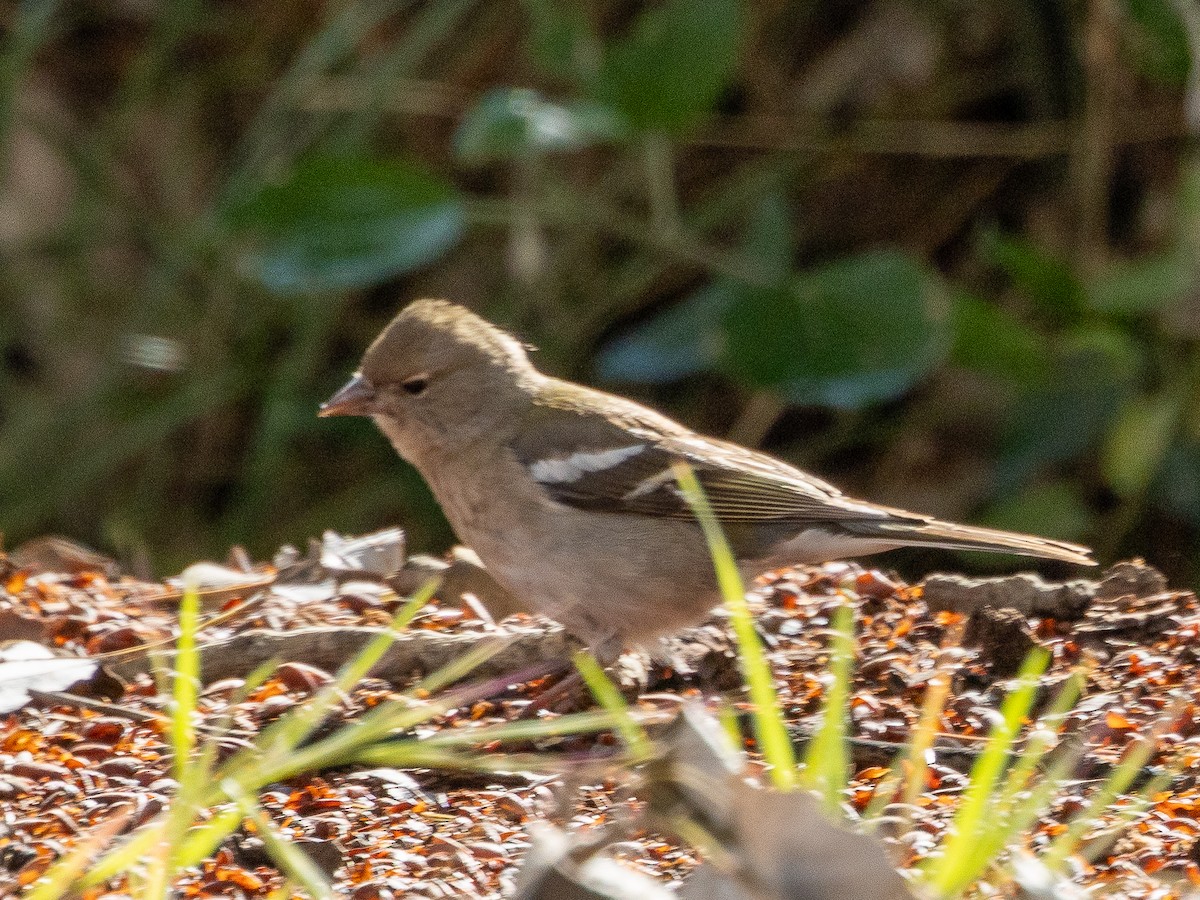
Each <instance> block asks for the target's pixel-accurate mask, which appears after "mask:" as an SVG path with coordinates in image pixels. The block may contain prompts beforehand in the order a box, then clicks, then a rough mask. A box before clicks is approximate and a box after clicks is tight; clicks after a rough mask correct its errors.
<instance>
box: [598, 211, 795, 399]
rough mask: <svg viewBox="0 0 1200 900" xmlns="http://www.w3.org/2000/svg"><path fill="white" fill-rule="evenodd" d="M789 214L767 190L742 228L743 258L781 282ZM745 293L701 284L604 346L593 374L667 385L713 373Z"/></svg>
mask: <svg viewBox="0 0 1200 900" xmlns="http://www.w3.org/2000/svg"><path fill="white" fill-rule="evenodd" d="M791 223H792V214H791V209H790V208H789V205H788V202H787V196H786V194H785V193H784V191H782V190H772V191H770V192H769V193H767V194H766V196H764V197H763V198H762V200H761V201H760V202H759V204H758V205H757V206H756V207H755V209H754V210H753V212H752V213H751V215H750V219H749V221H748V222H747V224H746V232H745V237H744V240H743V244H742V252H743V254H744V255H745V256H746V257H748V258H751V259H753V260H754V261H755V262H756V263H758V265H759V266H760V267H761V272H762V274H763V275H764V277H766V278H776V279H779V280H781V281H782V280H783V279H784V278H786V277H787V275H788V273H789V271H790V270H791V263H792V233H791ZM746 290H747V288H746V286H745V285H744V284H742V283H741V282H738V281H734V280H733V279H729V278H720V279H717V280H715V281H713V282H710V283H709V284H706V285H704V286H703V287H702V288H700V289H699V290H698V291H696V293H694V294H692V295H691V296H690V297H689V298H688V299H686V300H684V301H683V302H682V303H680V304H678V305H676V306H673V307H671V308H670V309H668V310H666V311H665V312H663V313H660V314H659V315H657V316H655V317H654V318H652V319H650V320H649V321H648V322H646V323H644V324H642V325H640V326H639V327H637V328H635V329H633V330H632V331H630V332H627V333H626V334H622V335H620V336H618V337H616V338H614V339H613V340H611V341H609V342H608V343H607V344H606V345H605V346H604V347H603V348H602V349H601V351H600V353H599V354H598V355H597V358H596V373H597V375H598V376H599V377H600V378H602V379H604V380H607V381H641V382H646V383H648V384H669V383H670V382H673V381H678V380H679V379H681V378H687V377H689V376H691V375H698V374H700V373H701V372H707V371H712V370H713V369H715V368H717V366H718V365H719V364H720V362H721V359H722V358H723V355H724V351H725V340H726V338H725V329H724V325H723V322H724V318H725V313H726V312H727V311H728V310H729V308H730V307H731V306H732V305H733V304H734V303H735V302H736V301H737V299H738V297H740V296H742V294H744V292H745V291H746Z"/></svg>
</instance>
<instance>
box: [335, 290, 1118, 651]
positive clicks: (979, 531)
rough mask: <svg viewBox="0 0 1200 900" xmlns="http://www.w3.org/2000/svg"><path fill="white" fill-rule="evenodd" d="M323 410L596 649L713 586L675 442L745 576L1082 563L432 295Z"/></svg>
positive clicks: (699, 615) (689, 604)
mask: <svg viewBox="0 0 1200 900" xmlns="http://www.w3.org/2000/svg"><path fill="white" fill-rule="evenodd" d="M320 415H322V416H340V415H363V416H370V417H371V418H372V419H373V420H374V421H375V424H376V425H378V426H379V428H380V430H382V431H383V433H384V434H385V435H386V436H387V437H388V439H389V440H390V441H391V442H392V446H393V447H395V448H396V452H397V453H399V454H400V456H402V457H403V458H404V459H406V460H408V461H409V462H410V463H412V464H413V465H414V466H415V467H416V468H417V470H418V471H419V472H420V473H421V475H422V476H423V477H424V478H425V480H426V481H427V482H428V483H429V486H430V488H431V489H432V490H433V493H434V496H435V497H436V498H437V500H438V502H439V503H440V504H441V506H442V509H443V510H444V511H445V513H446V516H447V518H448V519H449V521H450V524H451V525H452V526H453V528H454V530H455V531H456V532H457V534H458V537H459V538H460V539H461V540H462V541H463V542H464V543H466V544H467V545H469V546H470V547H471V548H473V549H474V550H475V552H476V553H477V554H478V555H479V557H480V559H481V560H482V561H483V563H484V565H486V566H487V569H488V571H489V572H490V573H491V574H492V576H493V577H494V578H495V579H496V581H497V582H498V583H499V584H501V585H502V586H503V587H504V588H505V589H506V590H508V591H509V592H510V593H512V594H513V595H514V596H516V597H518V598H520V599H521V600H523V601H525V602H528V603H529V604H530V606H532V607H533V608H535V609H537V610H539V611H541V612H543V613H545V614H546V615H547V616H549V617H551V618H553V619H557V620H558V621H560V622H561V623H562V624H563V625H564V626H566V627H567V628H568V630H570V631H572V632H573V633H575V634H576V635H577V636H578V637H580V638H581V639H582V640H584V641H586V642H588V643H589V644H591V645H592V646H593V647H596V648H597V649H600V648H601V647H607V648H609V649H610V650H611V649H612V648H614V647H615V648H616V649H617V650H619V649H620V648H621V646H623V645H625V644H626V643H643V642H645V641H647V640H650V639H652V638H654V637H657V636H660V635H663V634H666V633H669V632H671V631H674V630H676V629H679V628H681V627H684V626H687V625H690V624H694V623H697V622H699V621H701V620H703V619H704V618H705V616H706V615H707V613H708V612H709V611H710V610H711V609H712V607H713V606H715V605H716V604H717V603H718V602H719V594H718V591H717V585H716V579H715V575H714V570H713V564H712V561H711V558H710V556H709V552H708V548H707V545H706V543H705V540H704V537H703V536H702V534H701V531H700V528H699V525H698V524H697V522H696V520H695V518H694V516H693V513H692V510H691V508H690V506H689V505H688V503H687V502H686V500H685V499H684V498H683V496H682V494H681V492H680V490H679V487H678V485H677V483H676V479H675V475H674V473H673V471H672V468H671V464H672V462H674V461H676V460H683V461H686V462H687V463H689V464H690V465H691V466H692V468H693V469H694V471H695V473H696V476H697V478H698V479H699V481H700V484H701V486H702V487H703V489H704V491H705V493H706V494H707V496H708V499H709V501H710V503H711V505H712V508H713V510H714V512H715V514H716V516H717V518H718V520H719V522H720V524H721V525H722V527H723V528H724V530H725V533H726V535H727V536H728V539H729V541H730V544H731V546H732V547H733V550H734V554H735V556H736V557H737V559H738V561H739V564H740V566H741V568H742V571H743V574H744V575H745V576H747V577H752V576H755V575H758V574H761V573H762V572H765V571H768V570H771V569H774V568H779V567H782V566H785V565H792V564H797V563H819V562H827V561H829V560H834V559H842V558H845V557H853V556H861V555H865V554H870V553H878V552H880V551H883V550H891V549H894V548H896V547H904V546H929V547H948V548H952V549H962V550H988V551H995V552H1002V553H1017V554H1023V555H1026V556H1038V557H1045V558H1048V559H1057V560H1065V561H1066V562H1070V563H1076V564H1079V565H1094V564H1095V563H1094V561H1093V560H1092V559H1091V556H1090V554H1091V551H1090V550H1089V549H1088V548H1086V547H1081V546H1077V545H1075V544H1069V543H1066V542H1063V541H1055V540H1049V539H1046V538H1040V537H1034V536H1032V535H1025V534H1015V533H1011V532H1006V531H997V530H993V529H990V528H975V527H972V526H969V525H956V524H953V523H950V522H942V521H939V520H937V519H933V518H930V517H928V516H924V515H920V514H918V513H911V512H905V511H904V510H899V509H889V508H887V507H884V506H877V505H875V504H873V503H867V502H863V501H860V500H854V499H851V498H850V497H847V496H845V495H843V494H842V493H841V492H840V491H839V490H838V489H837V488H835V487H834V486H833V485H831V484H827V483H826V482H824V481H821V480H819V479H817V478H814V477H813V476H811V475H807V474H805V473H804V472H801V471H800V470H799V469H796V468H794V467H792V466H790V465H787V464H786V463H783V462H780V461H779V460H776V459H773V458H771V457H769V456H766V455H764V454H762V453H757V452H755V451H752V450H747V449H746V448H744V447H740V446H738V445H736V444H732V443H729V442H727V441H722V440H717V439H715V438H710V437H704V436H702V435H699V434H697V433H695V432H693V431H691V430H690V429H688V428H685V427H684V426H683V425H680V424H679V423H677V422H674V421H672V420H671V419H668V418H666V417H665V416H662V415H660V414H659V413H656V412H654V411H653V410H651V409H648V408H647V407H645V406H641V405H640V404H637V403H634V402H633V401H631V400H627V399H625V398H623V397H618V396H615V395H613V394H608V393H604V392H603V391H598V390H594V389H592V388H588V387H584V386H582V385H579V384H574V383H572V382H569V381H564V380H562V379H559V378H552V377H550V376H547V375H543V374H542V373H541V372H538V371H537V370H536V369H535V368H534V367H533V365H532V363H530V361H529V357H528V354H527V353H526V348H525V347H524V346H523V345H522V344H521V342H520V341H518V340H517V339H516V338H514V337H513V336H512V335H510V334H508V333H506V332H504V331H503V330H501V329H500V328H497V327H496V326H495V325H492V324H491V323H489V322H487V321H485V320H484V319H482V318H480V317H479V316H477V315H475V314H474V313H472V312H470V311H469V310H467V309H464V308H463V307H461V306H457V305H455V304H452V303H449V302H446V301H444V300H418V301H415V302H413V303H411V304H410V305H409V306H408V307H406V308H405V309H404V310H403V311H401V312H400V314H399V315H398V316H396V318H395V319H393V320H392V322H391V323H390V324H389V325H388V326H387V328H385V329H384V331H383V333H382V334H380V335H379V337H378V338H376V339H375V341H374V343H372V344H371V346H370V347H369V348H368V349H367V351H366V354H365V355H364V356H363V359H362V364H361V365H360V366H359V369H358V372H357V373H356V374H355V375H354V376H353V377H352V378H351V379H350V381H349V382H348V383H347V384H346V385H345V387H343V388H342V389H341V390H340V391H338V392H337V393H336V394H334V395H333V397H331V398H330V400H329V401H328V402H327V403H325V404H324V405H323V406H322V407H321V411H320Z"/></svg>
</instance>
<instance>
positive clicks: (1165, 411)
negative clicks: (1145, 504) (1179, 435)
mask: <svg viewBox="0 0 1200 900" xmlns="http://www.w3.org/2000/svg"><path fill="white" fill-rule="evenodd" d="M1181 400H1182V395H1181V394H1179V393H1178V392H1177V391H1167V392H1164V393H1162V394H1159V395H1158V396H1156V397H1148V396H1136V397H1131V398H1129V400H1127V401H1126V402H1125V405H1124V406H1123V407H1122V408H1121V412H1120V414H1119V415H1118V416H1117V418H1116V421H1114V422H1113V424H1112V427H1111V428H1110V429H1109V432H1108V439H1107V441H1106V442H1105V445H1104V452H1103V454H1102V456H1101V459H1100V466H1101V471H1102V472H1103V473H1104V480H1105V481H1106V482H1107V483H1108V486H1109V487H1111V488H1112V489H1113V491H1114V492H1115V493H1116V494H1117V496H1119V497H1138V496H1141V495H1142V494H1143V493H1144V492H1145V490H1146V488H1147V487H1149V485H1150V483H1151V482H1152V481H1153V480H1154V478H1155V476H1156V475H1157V474H1158V472H1159V469H1160V468H1161V467H1162V463H1163V460H1164V458H1165V457H1166V455H1167V451H1168V450H1170V448H1171V443H1172V441H1173V440H1174V437H1175V426H1176V424H1177V423H1178V421H1179V414H1180V413H1181V412H1182V408H1181V407H1182V403H1181Z"/></svg>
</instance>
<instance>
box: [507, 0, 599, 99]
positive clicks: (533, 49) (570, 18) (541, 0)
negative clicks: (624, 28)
mask: <svg viewBox="0 0 1200 900" xmlns="http://www.w3.org/2000/svg"><path fill="white" fill-rule="evenodd" d="M525 7H526V9H527V10H528V11H529V56H530V59H532V60H533V61H534V62H535V63H536V64H537V65H538V67H539V68H541V70H542V71H543V72H545V73H547V74H548V75H554V76H557V77H559V78H568V79H573V80H575V81H579V82H582V83H589V82H590V81H592V80H593V79H594V78H595V76H596V72H597V71H598V70H599V68H600V42H599V41H598V40H597V39H596V36H595V35H594V34H593V33H592V30H591V28H589V27H588V23H587V18H586V17H585V16H584V13H583V10H582V9H581V8H580V6H579V5H578V4H577V3H575V2H573V0H526V2H525Z"/></svg>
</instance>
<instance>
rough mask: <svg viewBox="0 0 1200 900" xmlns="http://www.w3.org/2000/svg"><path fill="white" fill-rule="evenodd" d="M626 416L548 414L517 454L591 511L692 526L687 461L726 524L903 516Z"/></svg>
mask: <svg viewBox="0 0 1200 900" xmlns="http://www.w3.org/2000/svg"><path fill="white" fill-rule="evenodd" d="M610 408H611V407H610ZM620 412H621V413H623V414H622V415H617V416H614V418H615V419H616V420H615V421H610V420H608V419H603V418H600V417H598V416H595V415H593V414H587V413H584V412H579V411H576V410H573V409H569V408H566V409H564V408H560V407H550V408H547V407H542V408H541V409H539V410H538V411H537V413H536V424H535V426H534V427H532V428H526V429H522V430H521V433H520V434H518V436H517V438H516V440H515V441H514V443H513V446H512V449H513V451H514V453H515V454H516V456H517V459H518V461H519V462H520V463H521V464H522V465H523V466H525V468H526V470H527V471H528V472H529V473H530V475H531V476H532V477H533V479H534V480H535V481H536V482H538V484H540V485H541V486H542V488H543V489H544V490H545V491H546V492H547V493H548V494H549V495H550V496H551V497H553V498H554V499H555V500H557V501H558V502H560V503H565V504H568V505H571V506H576V507H581V508H584V509H591V510H598V511H604V512H616V513H628V514H636V515H643V516H657V517H663V518H672V519H691V518H693V513H692V510H691V507H690V506H689V505H688V503H687V501H686V500H685V499H684V498H683V495H682V494H681V492H680V490H679V486H678V484H677V483H676V480H675V474H674V472H673V470H672V468H671V465H672V463H674V462H677V461H683V462H686V463H688V464H689V465H690V466H691V467H692V469H693V470H694V471H695V473H696V477H697V478H698V479H699V481H700V485H701V487H702V488H703V489H704V492H705V494H706V496H707V497H708V500H709V503H710V504H711V505H712V508H713V512H714V513H715V514H716V516H717V518H718V520H720V521H721V522H722V524H732V523H761V524H764V525H789V526H792V527H794V528H797V529H798V528H802V527H804V526H806V525H810V524H811V525H821V524H825V525H836V524H837V523H841V522H847V521H865V520H876V521H879V520H887V519H892V518H895V515H896V512H894V511H891V510H887V509H885V508H883V507H877V506H873V505H871V504H869V503H860V502H856V501H854V500H851V499H850V498H848V497H846V496H844V495H843V494H842V493H841V492H840V491H839V490H838V489H837V488H835V487H834V486H833V485H831V484H827V483H826V482H824V481H821V480H819V479H817V478H813V477H812V476H810V475H806V474H805V473H803V472H801V471H800V470H799V469H796V468H793V467H792V466H789V465H787V464H786V463H783V462H780V461H779V460H776V459H772V458H771V457H769V456H765V455H764V454H761V453H756V452H754V451H753V450H747V449H746V448H744V447H739V446H738V445H736V444H731V443H728V442H726V441H720V440H716V439H714V438H706V437H701V436H699V435H696V434H693V433H691V432H689V431H687V430H686V429H684V428H682V427H681V426H679V425H677V424H676V423H674V422H671V421H670V420H668V419H663V418H660V417H658V416H657V415H656V414H653V413H650V411H649V410H644V409H643V408H642V407H637V406H635V405H634V404H628V406H625V405H624V404H623V405H622V407H621V408H620ZM901 515H903V514H901ZM912 518H913V521H917V520H918V519H919V517H915V516H914V517H912Z"/></svg>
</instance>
